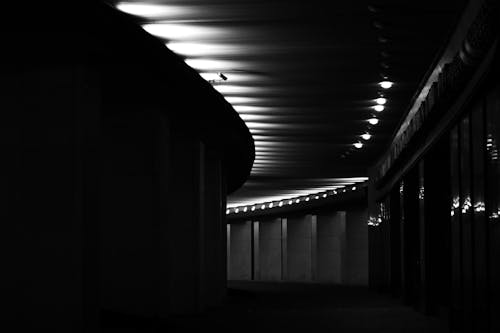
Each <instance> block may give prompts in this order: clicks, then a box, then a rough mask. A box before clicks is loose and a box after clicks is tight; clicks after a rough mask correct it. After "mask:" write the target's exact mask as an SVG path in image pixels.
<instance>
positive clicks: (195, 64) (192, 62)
mask: <svg viewBox="0 0 500 333" xmlns="http://www.w3.org/2000/svg"><path fill="white" fill-rule="evenodd" d="M185 62H186V64H187V65H188V66H189V67H191V68H194V69H196V70H205V71H207V70H208V71H210V70H225V69H228V70H230V69H232V68H234V67H236V66H235V64H234V62H232V61H227V60H215V59H198V58H189V59H186V60H185ZM219 77H220V75H219Z"/></svg>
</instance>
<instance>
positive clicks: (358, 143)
mask: <svg viewBox="0 0 500 333" xmlns="http://www.w3.org/2000/svg"><path fill="white" fill-rule="evenodd" d="M353 146H354V147H356V148H358V149H360V148H362V147H363V144H362V143H361V142H356V143H354V144H353Z"/></svg>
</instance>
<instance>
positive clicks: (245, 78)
mask: <svg viewBox="0 0 500 333" xmlns="http://www.w3.org/2000/svg"><path fill="white" fill-rule="evenodd" d="M224 75H225V76H227V80H228V82H231V83H242V82H255V80H258V79H259V76H258V75H255V74H245V73H233V72H224ZM200 76H201V77H202V78H204V79H205V80H207V81H208V80H220V77H219V75H218V74H217V73H216V72H201V73H200Z"/></svg>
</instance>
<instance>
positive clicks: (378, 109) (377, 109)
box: [373, 105, 385, 112]
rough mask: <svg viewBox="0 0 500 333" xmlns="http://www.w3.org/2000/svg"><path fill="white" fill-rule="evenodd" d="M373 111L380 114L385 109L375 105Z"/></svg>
mask: <svg viewBox="0 0 500 333" xmlns="http://www.w3.org/2000/svg"><path fill="white" fill-rule="evenodd" d="M373 109H374V110H375V111H377V112H382V111H384V109H385V107H384V106H383V105H375V106H374V107H373Z"/></svg>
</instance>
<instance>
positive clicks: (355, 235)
mask: <svg viewBox="0 0 500 333" xmlns="http://www.w3.org/2000/svg"><path fill="white" fill-rule="evenodd" d="M367 220H368V213H367V209H366V207H358V208H353V209H350V210H349V211H347V212H346V256H345V259H346V265H345V266H344V267H345V268H346V270H347V274H346V275H345V283H346V284H349V285H363V286H364V285H368V225H367V223H366V221H367Z"/></svg>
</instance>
